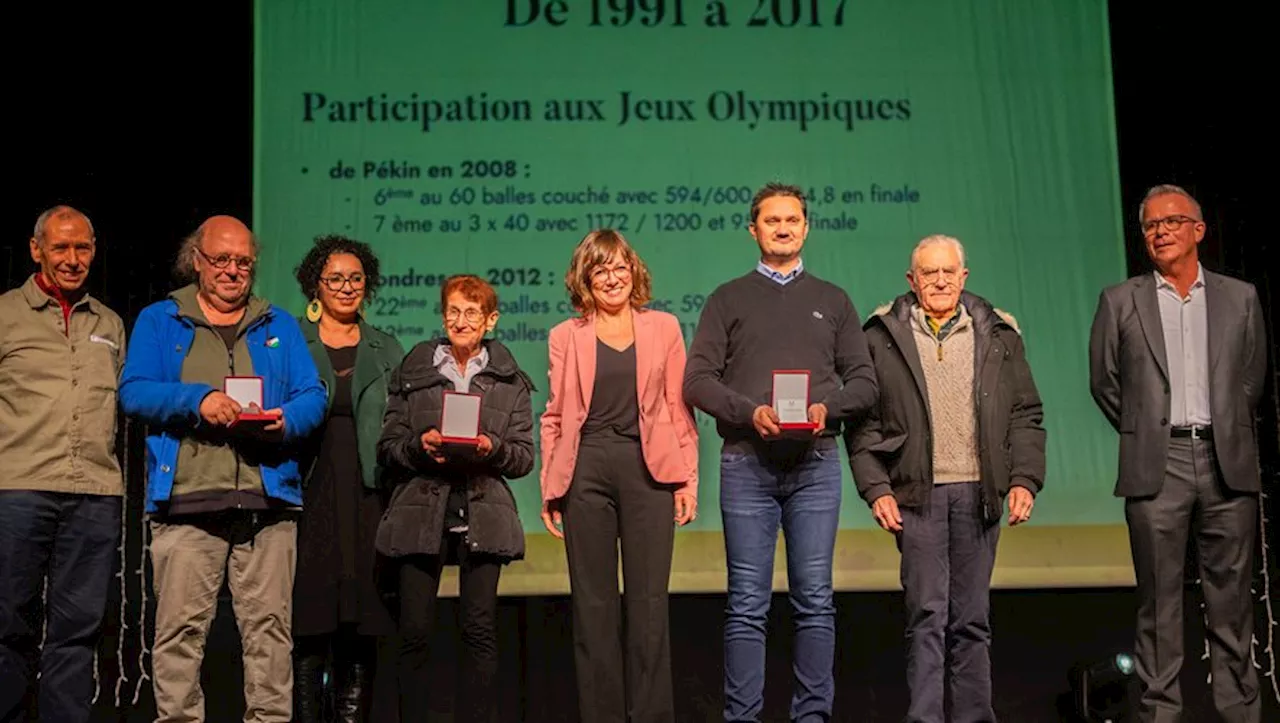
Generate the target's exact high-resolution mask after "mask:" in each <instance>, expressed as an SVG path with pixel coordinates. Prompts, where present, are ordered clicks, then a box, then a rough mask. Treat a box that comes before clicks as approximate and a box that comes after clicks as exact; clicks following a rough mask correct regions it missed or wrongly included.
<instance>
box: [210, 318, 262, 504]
mask: <svg viewBox="0 0 1280 723" xmlns="http://www.w3.org/2000/svg"><path fill="white" fill-rule="evenodd" d="M214 333H215V334H216V333H217V332H214ZM219 336H221V335H219ZM239 342H240V335H239V334H236V340H235V341H234V342H233V343H232V344H231V346H230V347H228V348H227V369H229V370H230V371H231V376H233V377H234V376H235V375H236V346H235V345H236V344H238V343H239ZM263 401H266V400H265V399H264V400H263ZM231 454H232V455H234V456H235V460H236V465H235V475H234V479H235V490H236V508H237V509H239V508H241V507H242V506H243V504H242V501H241V499H240V450H239V449H237V448H236V446H235V444H232V445H231Z"/></svg>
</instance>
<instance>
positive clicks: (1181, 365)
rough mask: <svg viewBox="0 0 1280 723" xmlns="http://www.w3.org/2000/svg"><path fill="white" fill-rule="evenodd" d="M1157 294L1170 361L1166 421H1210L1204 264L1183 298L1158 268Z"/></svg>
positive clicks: (1181, 424)
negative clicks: (1167, 416) (1167, 419)
mask: <svg viewBox="0 0 1280 723" xmlns="http://www.w3.org/2000/svg"><path fill="white" fill-rule="evenodd" d="M1155 275H1156V298H1157V299H1158V300H1159V301H1160V326H1161V328H1162V330H1163V331H1164V352H1165V357H1166V359H1165V361H1167V362H1168V363H1169V423H1170V424H1171V425H1173V426H1175V427H1189V426H1192V425H1200V426H1207V425H1209V424H1212V423H1213V414H1212V412H1210V410H1209V320H1208V309H1207V307H1206V306H1205V300H1204V267H1203V266H1198V267H1197V268H1196V280H1195V283H1193V284H1191V289H1190V290H1189V291H1188V292H1187V297H1186V298H1185V299H1184V298H1182V297H1180V296H1178V290H1177V289H1175V288H1173V284H1171V283H1169V282H1168V281H1167V280H1165V278H1164V277H1163V276H1161V275H1160V272H1158V271H1157V272H1155Z"/></svg>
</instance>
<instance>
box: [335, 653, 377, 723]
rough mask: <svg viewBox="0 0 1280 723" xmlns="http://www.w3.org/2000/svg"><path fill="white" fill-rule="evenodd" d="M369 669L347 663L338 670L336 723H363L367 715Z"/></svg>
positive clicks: (359, 664)
mask: <svg viewBox="0 0 1280 723" xmlns="http://www.w3.org/2000/svg"><path fill="white" fill-rule="evenodd" d="M369 692H370V691H369V667H368V666H366V665H365V664H364V663H347V664H345V665H341V666H339V668H338V690H337V696H336V698H337V700H336V701H335V706H334V707H335V708H337V711H336V712H337V716H336V717H337V719H338V723H365V721H366V720H367V717H368V715H369V702H368V701H369Z"/></svg>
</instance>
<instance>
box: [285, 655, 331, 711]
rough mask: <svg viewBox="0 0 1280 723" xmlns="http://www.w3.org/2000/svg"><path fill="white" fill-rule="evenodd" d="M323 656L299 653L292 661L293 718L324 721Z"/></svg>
mask: <svg viewBox="0 0 1280 723" xmlns="http://www.w3.org/2000/svg"><path fill="white" fill-rule="evenodd" d="M324 663H325V660H324V656H323V655H299V656H297V657H296V658H295V659H294V663H293V693H294V701H293V719H294V720H295V721H297V722H298V723H324V722H325V716H324V703H323V701H324Z"/></svg>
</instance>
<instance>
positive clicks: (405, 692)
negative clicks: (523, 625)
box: [399, 533, 502, 723]
mask: <svg viewBox="0 0 1280 723" xmlns="http://www.w3.org/2000/svg"><path fill="white" fill-rule="evenodd" d="M441 552H442V554H440V555H422V556H411V557H406V558H404V559H403V560H402V561H401V565H400V573H399V574H400V640H401V643H400V661H399V670H400V675H399V685H400V720H401V721H403V722H404V723H409V721H425V720H428V719H429V718H430V712H431V708H430V701H429V693H430V690H431V688H432V685H433V684H434V683H435V681H434V680H433V679H432V677H431V668H430V663H431V636H432V634H433V632H434V630H435V619H436V600H437V599H438V594H439V591H440V572H441V570H443V569H444V565H445V563H446V562H450V561H453V560H456V561H457V563H458V568H459V573H460V574H459V580H458V582H459V591H458V593H459V595H458V597H459V603H460V604H461V606H462V620H461V625H460V627H461V628H462V647H463V653H462V660H461V661H460V662H461V665H460V671H459V676H458V689H457V694H456V695H455V698H454V699H455V701H456V703H455V704H454V717H453V720H455V721H458V722H459V723H463V722H466V723H492V720H493V701H494V699H495V697H496V696H495V695H494V693H493V681H494V678H495V676H496V675H497V672H498V620H497V617H498V616H497V609H498V577H499V576H500V575H501V573H502V565H501V563H500V562H499V561H498V560H497V559H496V558H493V557H490V556H487V555H478V554H474V553H471V552H469V551H468V550H467V545H466V538H465V536H464V535H462V534H458V533H446V534H445V541H444V546H443V547H442V549H441Z"/></svg>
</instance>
